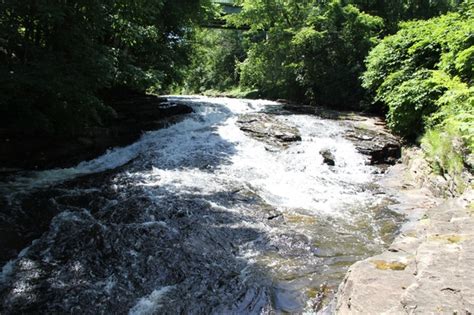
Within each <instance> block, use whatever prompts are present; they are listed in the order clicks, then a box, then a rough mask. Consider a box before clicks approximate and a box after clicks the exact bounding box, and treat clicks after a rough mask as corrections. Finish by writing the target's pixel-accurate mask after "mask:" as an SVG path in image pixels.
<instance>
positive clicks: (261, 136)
mask: <svg viewBox="0 0 474 315" xmlns="http://www.w3.org/2000/svg"><path fill="white" fill-rule="evenodd" d="M237 125H238V126H239V128H240V130H242V131H244V132H246V133H247V134H249V135H250V136H251V137H252V138H254V139H257V140H259V141H263V142H265V143H267V144H270V145H272V146H277V147H286V146H288V144H290V143H292V142H296V141H301V135H300V134H299V132H298V129H297V128H295V127H293V126H289V125H286V124H284V123H282V121H281V120H279V119H277V118H276V117H274V116H271V115H268V114H263V113H255V114H244V115H241V116H240V117H239V119H238V121H237Z"/></svg>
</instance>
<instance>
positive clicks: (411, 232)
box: [334, 174, 474, 314]
mask: <svg viewBox="0 0 474 315" xmlns="http://www.w3.org/2000/svg"><path fill="white" fill-rule="evenodd" d="M398 175H400V174H398ZM395 176H397V174H395ZM398 188H402V187H398ZM402 189H403V188H402ZM403 194H404V198H405V199H404V201H402V204H401V206H400V208H399V210H400V211H402V212H405V214H406V215H407V216H408V217H409V218H410V220H409V221H408V223H407V224H406V225H405V226H404V227H403V229H402V232H401V234H400V236H399V237H397V238H396V240H395V241H394V242H393V244H392V245H391V246H390V248H389V249H388V250H387V251H385V252H384V253H382V254H380V255H378V256H374V257H371V258H368V259H366V260H364V261H360V262H358V263H356V264H354V265H353V266H352V267H351V268H350V270H349V271H348V273H347V275H346V277H345V279H344V281H343V283H342V284H341V285H340V287H339V290H338V293H337V299H336V303H335V309H334V311H335V313H336V314H472V313H473V312H474V277H473V275H474V230H473V228H472V227H473V226H474V208H473V205H474V192H473V191H472V190H470V191H468V192H466V193H465V194H464V195H463V196H461V197H458V198H452V199H448V200H444V201H442V202H441V203H440V204H437V203H438V201H440V199H436V198H435V197H433V196H432V195H430V192H429V191H428V190H426V189H420V188H418V187H411V188H410V187H409V188H407V186H406V185H405V191H404V193H403Z"/></svg>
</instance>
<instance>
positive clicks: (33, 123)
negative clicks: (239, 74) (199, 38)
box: [0, 0, 211, 133]
mask: <svg viewBox="0 0 474 315" xmlns="http://www.w3.org/2000/svg"><path fill="white" fill-rule="evenodd" d="M210 8H211V5H210V3H209V2H208V1H207V0H179V1H176V0H173V1H172V0H135V1H128V0H127V1H126V0H114V1H112V0H104V1H93V0H78V1H60V0H48V1H47V0H31V1H26V0H2V1H0V117H1V118H0V122H1V123H2V126H4V127H7V128H17V129H19V130H24V129H29V130H41V131H48V132H54V133H59V132H75V131H77V130H80V129H81V128H83V127H85V126H88V125H95V124H100V123H101V120H103V119H104V117H107V116H108V115H109V114H111V110H110V109H108V108H106V107H105V106H104V105H103V104H102V102H101V101H100V99H99V98H98V97H97V94H98V92H99V91H100V90H101V89H104V88H110V87H113V86H125V87H127V88H133V89H136V90H140V91H145V90H147V89H155V90H163V89H166V88H167V86H169V85H170V84H171V83H172V82H174V81H176V80H179V79H180V75H181V71H180V68H181V67H182V66H183V65H184V64H186V63H187V62H188V60H189V54H190V51H191V49H190V44H189V41H188V40H187V38H188V35H189V34H190V33H191V32H192V26H193V25H194V24H195V23H196V22H198V21H199V20H200V19H202V18H204V17H205V16H206V14H207V13H208V12H209V11H211V9H210Z"/></svg>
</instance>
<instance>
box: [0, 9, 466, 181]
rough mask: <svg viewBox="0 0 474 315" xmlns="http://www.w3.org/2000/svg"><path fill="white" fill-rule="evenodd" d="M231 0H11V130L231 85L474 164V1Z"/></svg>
mask: <svg viewBox="0 0 474 315" xmlns="http://www.w3.org/2000/svg"><path fill="white" fill-rule="evenodd" d="M233 5H234V6H235V7H236V8H238V9H239V10H238V11H239V13H237V14H228V15H225V14H224V13H223V12H220V6H219V4H217V3H215V2H213V1H208V0H180V1H171V0H139V1H132V2H130V1H101V2H100V3H99V2H96V1H90V0H81V1H74V2H65V1H16V0H3V1H1V7H0V74H1V75H0V81H1V82H0V83H1V84H0V121H1V124H2V128H3V129H4V130H7V131H6V132H16V133H20V132H23V133H24V132H34V133H37V132H41V133H47V134H58V133H61V134H74V133H76V132H77V131H78V130H81V128H84V127H87V126H95V125H101V124H104V123H105V122H107V120H110V119H113V118H114V115H115V113H114V111H113V109H111V108H110V107H108V106H107V105H105V104H104V101H103V95H104V94H106V92H107V91H110V90H114V89H130V90H134V91H139V92H147V93H156V94H163V93H178V92H179V93H212V92H214V93H221V94H224V93H226V92H227V93H228V94H230V95H237V96H247V97H264V98H271V99H277V98H285V99H290V100H292V101H295V102H301V103H305V102H308V103H310V104H313V105H322V106H327V107H331V108H338V109H358V110H360V109H362V110H368V111H373V112H378V113H383V114H386V117H387V122H388V125H389V127H390V128H391V129H392V130H393V131H394V132H395V133H397V134H399V135H401V136H402V137H403V138H405V139H406V140H408V141H415V142H416V141H420V142H421V143H422V144H423V147H424V148H425V150H426V152H427V155H428V157H429V158H430V159H431V160H432V162H433V166H434V167H435V169H436V170H437V171H438V172H440V173H450V174H454V175H455V174H459V173H460V172H461V171H462V169H463V168H464V167H465V166H468V167H471V168H472V165H473V161H472V160H473V157H472V156H473V155H472V154H473V150H474V94H473V91H474V90H473V87H472V83H473V66H474V45H473V44H474V4H473V3H472V2H471V1H461V0H436V1H435V0H394V1H393V0H391V1H388V0H387V1H376V0H325V1H321V0H304V1H288V0H271V1H268V0H241V1H235V3H234V4H233ZM216 20H218V21H220V23H217V25H220V26H219V27H218V28H215V27H216V23H211V21H216ZM209 25H212V27H210V26H209Z"/></svg>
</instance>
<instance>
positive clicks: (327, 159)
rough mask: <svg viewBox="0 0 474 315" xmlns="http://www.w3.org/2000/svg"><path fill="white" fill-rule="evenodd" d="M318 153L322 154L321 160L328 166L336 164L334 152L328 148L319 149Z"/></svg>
mask: <svg viewBox="0 0 474 315" xmlns="http://www.w3.org/2000/svg"><path fill="white" fill-rule="evenodd" d="M319 154H321V155H322V156H323V162H324V163H325V164H327V165H329V166H334V165H336V162H335V157H334V154H333V153H332V152H331V151H330V150H329V149H324V150H321V151H319Z"/></svg>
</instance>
